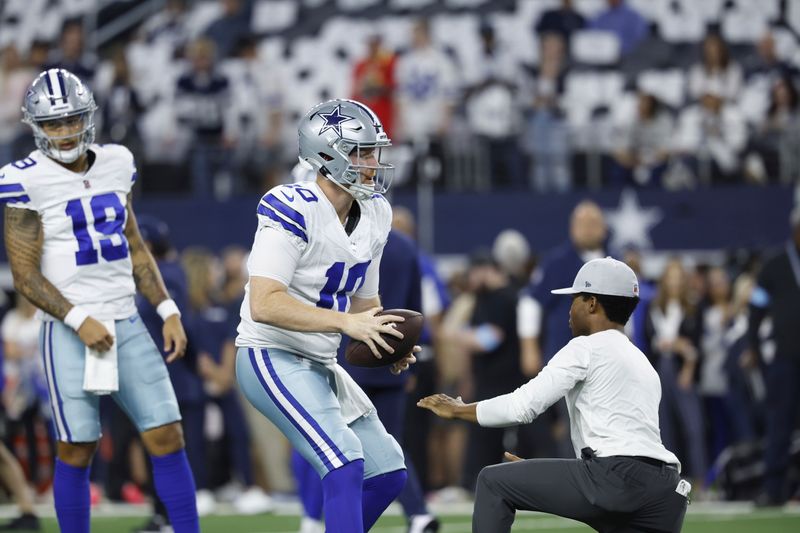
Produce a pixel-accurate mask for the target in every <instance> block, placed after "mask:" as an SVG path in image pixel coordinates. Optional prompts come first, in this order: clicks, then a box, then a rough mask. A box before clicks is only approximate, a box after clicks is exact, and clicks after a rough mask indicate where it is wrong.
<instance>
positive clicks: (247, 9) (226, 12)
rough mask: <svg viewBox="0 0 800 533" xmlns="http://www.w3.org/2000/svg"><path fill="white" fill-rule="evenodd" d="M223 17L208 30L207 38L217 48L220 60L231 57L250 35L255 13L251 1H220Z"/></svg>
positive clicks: (206, 32)
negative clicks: (237, 46) (251, 20)
mask: <svg viewBox="0 0 800 533" xmlns="http://www.w3.org/2000/svg"><path fill="white" fill-rule="evenodd" d="M219 3H220V5H221V6H222V16H221V17H220V18H218V19H217V20H215V21H214V22H212V23H211V24H210V25H209V26H208V28H206V31H205V36H206V37H208V38H209V39H211V40H212V41H213V42H214V44H215V45H216V48H217V53H218V54H219V56H218V57H219V58H220V59H225V58H226V57H229V56H230V55H231V54H232V53H233V52H234V51H235V50H236V45H237V44H238V43H239V41H240V40H241V39H243V38H244V37H247V36H248V35H249V34H250V18H251V15H252V13H253V6H252V1H251V0H219Z"/></svg>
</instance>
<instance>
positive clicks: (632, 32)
mask: <svg viewBox="0 0 800 533" xmlns="http://www.w3.org/2000/svg"><path fill="white" fill-rule="evenodd" d="M606 3H607V4H608V9H606V10H605V11H602V12H601V13H599V14H597V15H596V16H595V18H593V19H592V20H591V21H590V22H589V28H591V29H593V30H605V31H610V32H612V33H614V34H616V36H617V37H618V38H619V43H620V51H621V53H622V55H626V54H629V53H630V52H633V51H634V50H635V49H636V46H637V45H638V44H639V43H640V42H641V41H642V40H643V39H644V38H645V37H647V34H648V33H649V31H650V26H649V25H648V23H647V20H646V19H645V18H644V17H642V15H640V14H639V12H638V11H636V10H635V9H634V8H632V7H630V6H628V5H627V4H626V2H625V0H606Z"/></svg>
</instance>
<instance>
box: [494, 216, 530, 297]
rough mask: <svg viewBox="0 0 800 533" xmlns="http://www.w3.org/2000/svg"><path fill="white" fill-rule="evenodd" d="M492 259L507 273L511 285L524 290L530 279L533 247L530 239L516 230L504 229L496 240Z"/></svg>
mask: <svg viewBox="0 0 800 533" xmlns="http://www.w3.org/2000/svg"><path fill="white" fill-rule="evenodd" d="M492 257H493V258H494V260H495V261H496V262H497V264H498V265H499V266H500V268H501V269H502V270H503V272H505V273H506V274H507V275H508V277H509V280H510V282H511V285H513V286H514V287H516V288H517V289H522V288H523V287H524V286H525V285H526V284H527V283H528V280H529V279H530V274H531V246H530V244H528V239H526V238H525V236H524V235H523V234H522V233H520V232H519V231H517V230H515V229H511V228H509V229H504V230H503V231H501V232H500V233H499V234H498V235H497V237H495V239H494V243H493V244H492Z"/></svg>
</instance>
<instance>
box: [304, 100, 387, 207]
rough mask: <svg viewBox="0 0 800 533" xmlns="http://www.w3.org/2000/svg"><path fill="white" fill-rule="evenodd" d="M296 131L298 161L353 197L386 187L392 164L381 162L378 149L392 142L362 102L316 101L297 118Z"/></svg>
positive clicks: (379, 122)
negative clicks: (298, 137) (316, 102)
mask: <svg viewBox="0 0 800 533" xmlns="http://www.w3.org/2000/svg"><path fill="white" fill-rule="evenodd" d="M298 134H299V136H300V160H301V161H305V162H307V163H308V164H310V165H311V166H312V167H313V168H314V170H315V171H317V172H319V173H320V174H322V175H323V176H325V177H326V178H328V179H329V180H331V181H332V182H334V183H335V184H337V185H338V186H340V187H341V188H343V189H344V190H346V191H347V192H349V193H350V194H352V195H353V197H354V198H355V199H356V200H366V199H369V198H372V196H373V195H374V194H375V193H381V194H383V193H385V192H386V191H388V190H389V186H390V185H391V183H392V178H393V177H394V167H393V166H392V165H389V164H385V163H382V162H381V149H382V148H383V147H385V146H390V145H391V144H392V143H391V141H390V140H389V137H388V136H387V135H386V132H385V131H383V125H382V124H381V121H380V120H379V119H378V117H377V115H375V113H374V112H373V111H372V110H371V109H370V108H368V107H367V106H365V105H364V104H361V103H359V102H356V101H354V100H344V99H338V100H329V101H328V102H323V103H321V104H317V105H315V106H314V107H313V108H311V110H310V111H309V112H308V113H306V114H305V115H304V116H303V118H301V119H300V124H299V126H298ZM365 179H366V180H369V181H370V183H364V180H365Z"/></svg>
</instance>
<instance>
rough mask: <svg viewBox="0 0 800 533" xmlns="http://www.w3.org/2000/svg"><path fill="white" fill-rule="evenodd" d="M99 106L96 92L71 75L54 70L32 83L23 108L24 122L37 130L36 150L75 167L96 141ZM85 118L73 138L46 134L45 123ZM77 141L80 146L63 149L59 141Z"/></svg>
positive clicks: (71, 136)
mask: <svg viewBox="0 0 800 533" xmlns="http://www.w3.org/2000/svg"><path fill="white" fill-rule="evenodd" d="M96 109H97V106H96V105H95V102H94V96H93V95H92V91H91V90H89V88H88V87H87V86H86V85H84V84H83V82H82V81H81V80H80V79H79V78H78V77H77V76H75V75H74V74H72V73H71V72H69V71H67V70H64V69H50V70H46V71H44V72H42V73H41V74H39V76H37V78H36V79H35V80H34V81H33V82H32V83H31V85H30V87H29V88H28V91H27V93H26V95H25V100H24V102H23V107H22V117H23V118H22V122H24V123H25V124H28V125H29V126H30V127H31V129H32V130H33V136H34V141H35V142H36V147H37V148H38V149H39V150H40V151H41V152H42V153H44V154H45V155H47V156H48V157H50V158H51V159H55V160H57V161H61V162H62V163H72V162H74V161H76V160H77V159H78V158H79V157H80V156H82V155H83V154H84V153H85V152H86V150H88V148H89V145H91V144H92V143H93V142H94V139H95V124H94V112H95V110H96ZM76 115H81V116H82V118H83V127H82V128H81V130H80V131H78V132H75V133H73V134H70V135H67V136H62V137H55V136H50V135H48V134H47V133H45V131H44V129H43V128H42V126H41V125H42V123H43V122H46V121H48V120H57V119H63V118H67V117H73V116H76ZM73 137H74V138H77V143H76V146H75V147H73V148H70V149H68V150H62V149H60V148H59V145H58V141H60V140H63V139H65V138H73Z"/></svg>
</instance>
